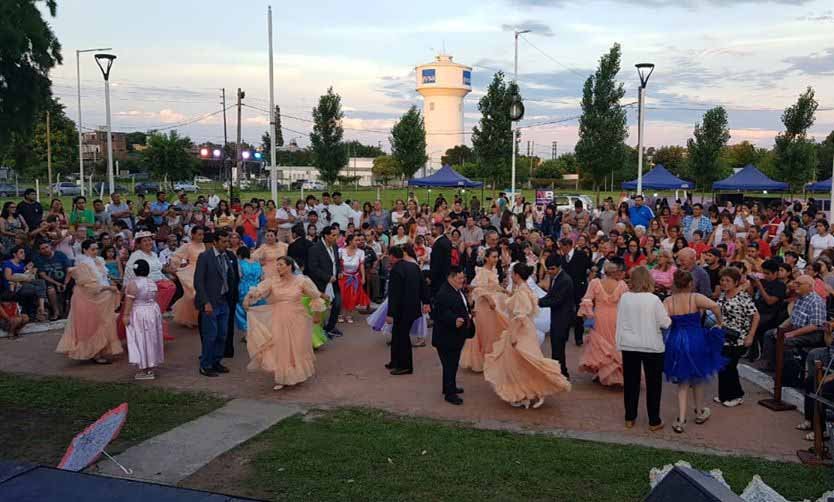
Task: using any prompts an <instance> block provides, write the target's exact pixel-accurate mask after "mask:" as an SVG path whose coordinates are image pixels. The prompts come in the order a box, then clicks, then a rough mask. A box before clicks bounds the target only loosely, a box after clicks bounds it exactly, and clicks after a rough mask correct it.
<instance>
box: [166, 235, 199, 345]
mask: <svg viewBox="0 0 834 502" xmlns="http://www.w3.org/2000/svg"><path fill="white" fill-rule="evenodd" d="M205 250H206V245H205V244H203V243H202V242H200V243H196V242H189V243H188V244H183V245H182V246H180V248H179V249H177V251H176V252H175V253H174V256H172V257H171V263H174V264H175V265H176V266H177V267H180V268H178V269H177V278H178V279H179V281H180V284H181V285H182V297H180V299H179V300H177V302H176V303H175V304H174V305H173V306H172V307H171V310H172V311H173V312H174V322H175V323H177V324H182V325H183V326H188V327H189V328H193V327H194V326H197V319H198V317H199V312H197V307H195V306H194V296H195V293H194V271H195V270H196V269H197V258H199V257H200V253H202V252H203V251H205ZM183 263H184V264H185V266H181V264H183Z"/></svg>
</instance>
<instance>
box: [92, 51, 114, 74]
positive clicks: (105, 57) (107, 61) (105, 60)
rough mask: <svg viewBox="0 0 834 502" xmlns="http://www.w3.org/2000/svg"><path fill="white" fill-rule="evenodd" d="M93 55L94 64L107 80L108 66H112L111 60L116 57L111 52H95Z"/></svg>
mask: <svg viewBox="0 0 834 502" xmlns="http://www.w3.org/2000/svg"><path fill="white" fill-rule="evenodd" d="M94 57H95V58H96V64H97V65H98V67H99V69H100V70H101V74H102V75H104V80H109V79H110V68H111V67H112V66H113V61H114V60H115V59H116V56H115V55H113V54H103V53H100V54H96V55H95V56H94Z"/></svg>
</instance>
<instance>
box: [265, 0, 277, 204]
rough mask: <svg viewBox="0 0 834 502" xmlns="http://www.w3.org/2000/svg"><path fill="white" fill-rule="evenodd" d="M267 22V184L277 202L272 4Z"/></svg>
mask: <svg viewBox="0 0 834 502" xmlns="http://www.w3.org/2000/svg"><path fill="white" fill-rule="evenodd" d="M267 18H268V19H267V22H268V24H269V25H268V31H269V113H270V121H269V122H270V125H269V134H270V136H272V141H270V142H269V159H270V162H271V165H272V172H271V173H270V176H269V186H270V192H271V195H272V201H273V202H275V204H278V162H277V160H276V150H275V148H276V147H277V143H278V130H277V127H278V124H277V123H276V122H277V121H278V119H277V118H276V114H275V112H276V111H277V110H276V109H275V77H274V70H273V64H272V6H271V5H270V6H269V7H268V8H267Z"/></svg>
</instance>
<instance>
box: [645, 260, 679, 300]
mask: <svg viewBox="0 0 834 502" xmlns="http://www.w3.org/2000/svg"><path fill="white" fill-rule="evenodd" d="M677 270H678V268H677V267H675V259H674V258H673V257H672V252H671V251H668V250H665V249H664V250H662V251H660V252H658V254H657V265H656V266H655V267H654V268H653V269H651V270H650V271H649V273H650V274H651V276H652V280H653V281H654V287H655V290H656V291H657V292H658V293H660V294H661V295H663V297H665V296H666V295H667V294H669V291H671V290H672V282H673V279H674V277H675V272H676V271H677Z"/></svg>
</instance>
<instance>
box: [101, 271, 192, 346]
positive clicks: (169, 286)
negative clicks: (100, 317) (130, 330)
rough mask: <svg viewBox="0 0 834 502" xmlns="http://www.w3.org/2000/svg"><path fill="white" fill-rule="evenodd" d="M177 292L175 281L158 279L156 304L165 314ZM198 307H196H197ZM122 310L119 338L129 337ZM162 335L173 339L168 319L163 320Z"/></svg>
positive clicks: (117, 323) (119, 317)
mask: <svg viewBox="0 0 834 502" xmlns="http://www.w3.org/2000/svg"><path fill="white" fill-rule="evenodd" d="M176 293H177V286H176V285H175V284H174V283H173V281H169V280H168V279H163V280H161V281H156V304H157V305H159V311H160V312H162V313H163V314H164V313H165V312H166V311H167V310H168V307H169V306H170V305H171V300H173V299H174V295H175V294H176ZM122 308H124V304H122ZM195 308H196V307H195ZM121 314H122V311H121V309H119V315H118V316H117V317H118V318H117V319H116V326H117V328H118V332H119V338H120V339H122V340H124V339H125V338H126V337H127V331H126V330H125V325H124V323H122V316H121ZM162 336H163V338H164V339H166V340H172V339H173V337H171V336H170V335H169V334H168V321H166V320H165V319H163V320H162Z"/></svg>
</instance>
